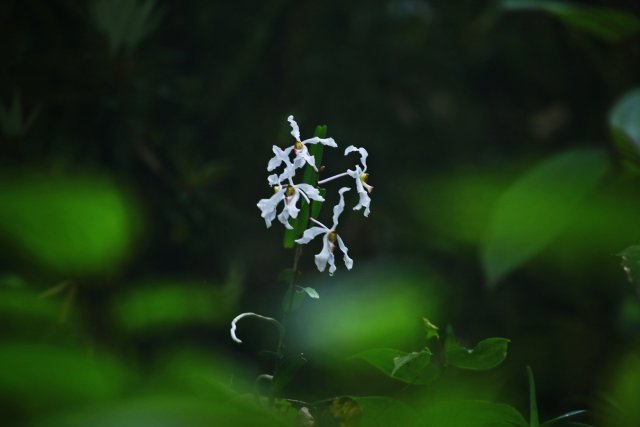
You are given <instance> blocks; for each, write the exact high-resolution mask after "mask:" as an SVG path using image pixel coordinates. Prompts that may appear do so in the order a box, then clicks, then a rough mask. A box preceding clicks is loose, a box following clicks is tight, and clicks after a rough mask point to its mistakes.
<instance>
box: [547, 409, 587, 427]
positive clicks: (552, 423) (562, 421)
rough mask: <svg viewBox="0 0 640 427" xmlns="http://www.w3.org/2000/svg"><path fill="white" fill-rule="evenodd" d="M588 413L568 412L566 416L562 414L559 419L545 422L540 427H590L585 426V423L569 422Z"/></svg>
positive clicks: (581, 411) (579, 411)
mask: <svg viewBox="0 0 640 427" xmlns="http://www.w3.org/2000/svg"><path fill="white" fill-rule="evenodd" d="M586 413H587V411H585V410H578V411H571V412H567V413H566V414H562V415H560V416H558V417H555V418H552V419H550V420H548V421H545V422H543V423H542V424H541V425H540V426H541V427H551V426H555V425H560V426H588V425H587V424H583V423H578V422H575V421H568V419H569V418H573V417H577V416H579V415H583V414H586Z"/></svg>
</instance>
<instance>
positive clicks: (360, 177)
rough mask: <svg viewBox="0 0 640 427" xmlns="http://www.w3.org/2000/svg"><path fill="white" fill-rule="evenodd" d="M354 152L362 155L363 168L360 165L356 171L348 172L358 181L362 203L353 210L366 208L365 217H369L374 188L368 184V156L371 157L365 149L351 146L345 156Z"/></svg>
mask: <svg viewBox="0 0 640 427" xmlns="http://www.w3.org/2000/svg"><path fill="white" fill-rule="evenodd" d="M354 151H357V152H359V153H360V162H361V163H362V168H360V165H356V168H355V170H351V169H349V170H347V175H349V176H350V177H351V178H354V179H355V180H356V189H357V191H358V196H360V201H359V202H358V204H357V205H356V206H355V207H354V208H353V210H354V211H357V210H360V209H362V208H364V216H366V217H368V216H369V212H370V208H369V206H370V204H371V198H370V197H369V193H371V192H372V191H373V187H372V186H370V185H369V184H367V179H368V178H369V174H368V173H367V156H369V153H367V150H365V149H364V148H358V147H354V146H353V145H350V146H348V147H347V148H346V149H345V150H344V155H345V156H346V155H347V154H349V153H352V152H354Z"/></svg>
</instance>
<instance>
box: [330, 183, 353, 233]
mask: <svg viewBox="0 0 640 427" xmlns="http://www.w3.org/2000/svg"><path fill="white" fill-rule="evenodd" d="M349 190H351V189H350V188H349V187H342V188H341V189H340V191H339V193H340V202H338V204H337V205H335V206H334V207H333V226H332V227H331V228H332V229H334V230H335V229H336V227H337V226H338V218H340V214H341V213H342V211H344V193H346V192H347V191H349Z"/></svg>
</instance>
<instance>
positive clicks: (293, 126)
mask: <svg viewBox="0 0 640 427" xmlns="http://www.w3.org/2000/svg"><path fill="white" fill-rule="evenodd" d="M287 120H289V123H290V124H291V136H293V137H294V138H295V139H296V141H300V128H299V127H298V123H296V121H295V120H294V118H293V116H289V117H288V118H287Z"/></svg>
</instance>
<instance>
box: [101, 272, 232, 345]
mask: <svg viewBox="0 0 640 427" xmlns="http://www.w3.org/2000/svg"><path fill="white" fill-rule="evenodd" d="M240 286H241V284H240V283H238V282H237V281H236V280H229V281H228V282H227V283H225V284H223V285H222V286H220V285H215V284H202V283H197V282H196V283H194V282H192V281H187V280H184V281H175V282H171V281H157V282H153V281H149V282H147V283H146V284H136V286H133V287H132V289H131V290H129V291H128V292H125V293H124V294H123V295H122V296H120V297H118V298H117V299H116V300H115V301H114V305H113V316H114V321H115V323H116V324H117V325H118V326H120V327H122V328H123V329H124V330H126V331H128V332H135V333H153V332H155V333H158V332H166V331H168V330H171V329H174V328H180V327H185V326H193V325H216V324H226V323H227V322H228V321H229V318H230V317H233V316H232V315H233V313H234V310H235V308H236V305H237V301H238V298H239V296H240V291H241V288H240Z"/></svg>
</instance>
